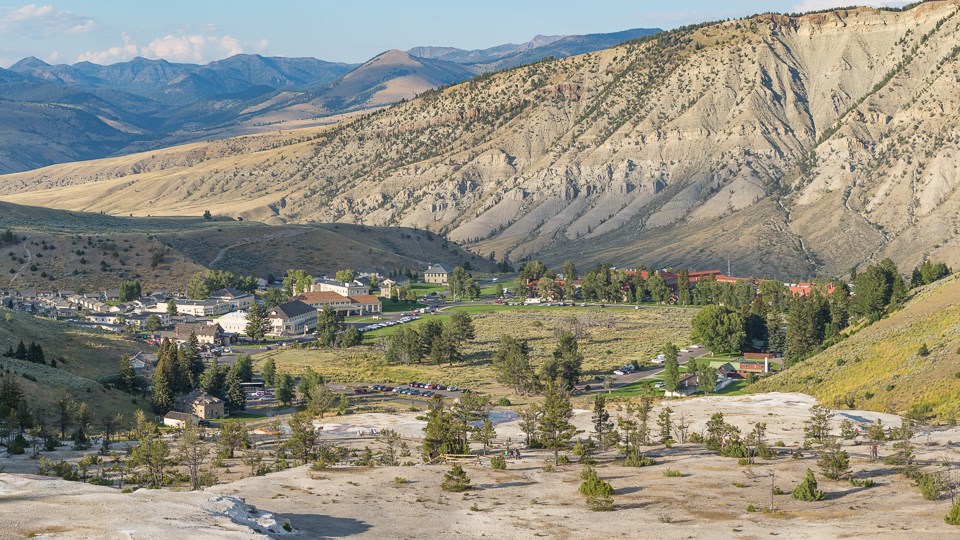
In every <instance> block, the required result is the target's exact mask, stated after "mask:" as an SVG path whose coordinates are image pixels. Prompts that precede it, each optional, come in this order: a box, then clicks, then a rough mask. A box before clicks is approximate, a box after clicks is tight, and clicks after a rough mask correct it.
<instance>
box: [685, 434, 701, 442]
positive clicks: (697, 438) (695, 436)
mask: <svg viewBox="0 0 960 540" xmlns="http://www.w3.org/2000/svg"><path fill="white" fill-rule="evenodd" d="M687 441H689V442H690V443H692V444H702V443H703V435H700V434H699V433H691V434H690V436H689V437H687Z"/></svg>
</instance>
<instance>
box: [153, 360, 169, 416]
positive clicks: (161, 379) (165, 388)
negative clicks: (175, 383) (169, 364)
mask: <svg viewBox="0 0 960 540" xmlns="http://www.w3.org/2000/svg"><path fill="white" fill-rule="evenodd" d="M151 401H152V403H153V410H154V412H156V413H157V414H164V413H166V412H167V411H169V410H170V409H172V408H173V391H172V390H171V388H170V380H169V378H168V376H167V373H166V370H163V369H160V366H159V365H158V366H157V369H156V370H155V371H154V372H153V395H152V397H151Z"/></svg>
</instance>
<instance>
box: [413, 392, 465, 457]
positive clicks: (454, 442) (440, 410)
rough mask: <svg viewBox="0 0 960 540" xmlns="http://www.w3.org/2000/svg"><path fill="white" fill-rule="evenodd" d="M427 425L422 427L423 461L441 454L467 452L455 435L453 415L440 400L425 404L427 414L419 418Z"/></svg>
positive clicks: (432, 400)
mask: <svg viewBox="0 0 960 540" xmlns="http://www.w3.org/2000/svg"><path fill="white" fill-rule="evenodd" d="M421 419H422V420H425V421H426V422H427V424H426V425H425V426H424V427H423V443H422V444H421V450H422V452H423V461H424V462H429V461H431V460H433V459H435V458H436V457H437V456H440V455H441V454H462V453H464V452H466V451H467V448H464V447H463V444H462V442H461V441H460V440H459V438H458V437H457V435H456V431H455V429H454V425H453V415H452V414H451V413H450V411H449V410H447V409H446V407H444V403H443V400H442V399H431V400H430V401H429V402H428V404H427V414H426V415H425V416H423V417H422V418H421Z"/></svg>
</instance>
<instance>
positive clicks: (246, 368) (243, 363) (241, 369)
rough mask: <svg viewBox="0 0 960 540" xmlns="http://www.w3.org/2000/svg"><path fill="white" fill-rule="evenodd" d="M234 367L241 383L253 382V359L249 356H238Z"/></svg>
mask: <svg viewBox="0 0 960 540" xmlns="http://www.w3.org/2000/svg"><path fill="white" fill-rule="evenodd" d="M234 366H236V368H237V374H238V375H239V376H240V382H250V381H252V380H253V358H251V357H250V355H249V354H238V355H237V360H236V362H235V363H234Z"/></svg>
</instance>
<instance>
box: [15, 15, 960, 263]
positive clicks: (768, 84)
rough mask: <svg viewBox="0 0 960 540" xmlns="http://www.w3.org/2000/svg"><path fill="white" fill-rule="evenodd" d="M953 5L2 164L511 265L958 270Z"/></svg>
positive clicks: (709, 31)
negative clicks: (108, 153)
mask: <svg viewBox="0 0 960 540" xmlns="http://www.w3.org/2000/svg"><path fill="white" fill-rule="evenodd" d="M957 9H958V4H957V3H956V2H952V1H942V2H927V3H924V4H923V5H921V6H917V7H916V8H914V9H910V10H907V11H902V12H898V11H885V10H877V9H868V8H857V9H851V10H842V11H838V12H835V13H834V14H833V15H825V14H811V15H805V16H798V17H784V16H778V15H763V16H757V17H754V18H751V19H748V20H739V21H730V22H725V23H719V24H715V25H701V26H698V27H695V28H688V29H681V30H676V31H672V32H669V33H663V34H657V35H655V36H652V37H647V38H641V39H639V40H636V41H633V42H629V43H627V44H624V45H620V46H618V47H614V48H611V49H606V50H603V51H599V52H595V53H589V54H585V55H581V56H576V57H571V58H566V59H558V60H544V61H541V62H539V63H536V64H532V65H530V66H525V67H520V68H515V69H511V70H507V71H505V72H502V73H497V74H494V75H490V76H484V77H481V78H478V79H475V80H472V81H470V82H467V83H462V84H460V85H456V86H453V87H451V88H447V89H444V90H441V91H435V92H430V93H428V95H424V96H423V97H421V98H419V99H415V100H411V101H409V102H407V103H403V104H400V105H398V106H395V107H392V108H389V109H386V110H381V111H378V112H375V113H372V114H368V115H362V116H360V117H357V118H355V119H351V120H347V121H344V122H341V123H340V124H337V125H336V126H328V127H322V128H313V129H307V130H302V131H298V132H290V133H283V134H271V135H264V136H250V137H245V138H241V139H233V140H227V141H218V142H214V143H208V144H201V145H199V146H196V145H195V146H189V147H184V148H171V149H167V150H162V151H158V152H156V153H151V154H143V155H139V156H129V157H123V158H116V159H110V160H105V161H94V162H84V163H78V164H68V165H62V166H55V167H51V168H46V169H41V170H38V171H34V172H29V173H22V174H17V175H8V176H5V177H2V178H0V192H2V197H3V199H4V200H8V201H12V202H18V203H22V204H36V205H44V206H51V207H57V208H64V209H71V210H88V211H106V212H109V213H113V214H120V215H126V214H128V213H134V214H135V215H145V214H148V213H164V214H184V213H190V212H195V211H196V210H197V209H199V208H205V207H209V208H211V209H213V210H214V211H218V212H222V213H226V214H228V215H232V216H244V217H249V218H253V219H260V220H270V221H273V222H283V223H304V222H310V221H323V222H342V223H361V222H362V223H364V224H367V225H379V226H394V225H401V226H414V227H419V228H426V229H429V230H432V231H434V232H436V233H439V234H443V235H445V236H447V237H448V238H449V239H450V240H453V241H456V242H458V243H461V244H463V245H464V246H465V247H467V248H469V249H470V250H472V251H474V252H475V253H478V254H482V255H483V256H486V255H488V254H489V253H491V252H493V253H495V254H496V256H497V257H498V258H502V257H504V256H509V257H510V259H511V260H514V261H515V260H520V259H523V258H525V257H540V258H544V259H547V260H549V261H551V262H554V263H556V262H560V261H562V260H563V259H565V258H568V257H569V256H570V255H571V254H577V255H578V256H582V257H583V258H584V260H585V261H589V262H599V261H601V260H605V261H610V262H613V263H616V264H620V265H628V264H632V263H633V262H634V261H636V259H637V258H638V257H641V256H642V258H643V262H644V263H645V264H650V265H654V266H660V267H664V266H679V265H682V264H691V263H692V262H694V261H695V262H697V263H698V264H702V265H716V266H725V265H726V262H727V259H728V258H729V259H730V260H731V263H732V264H736V269H737V271H738V273H740V274H745V275H750V274H756V275H761V274H763V275H774V276H779V277H786V276H788V275H801V276H833V275H839V274H841V273H844V272H846V271H848V270H849V269H850V268H851V267H853V266H856V265H859V264H862V263H864V262H867V261H870V260H879V259H880V258H882V257H885V256H890V257H893V258H894V259H895V261H896V262H897V263H898V264H900V265H902V266H911V265H915V264H916V263H917V262H919V261H920V260H921V259H922V258H924V257H935V258H938V259H943V260H946V261H948V262H951V263H953V264H956V263H957V261H958V259H957V257H958V256H960V255H958V254H960V250H958V247H960V246H958V241H960V240H958V235H957V231H958V230H960V229H958V227H960V225H958V223H957V222H956V216H957V208H958V207H957V205H958V204H960V200H958V198H957V195H956V193H957V192H956V189H955V185H954V184H955V182H954V181H953V180H954V179H955V176H956V175H955V174H954V173H953V172H950V171H952V170H953V168H952V167H953V166H952V165H950V164H951V163H952V162H953V158H952V156H954V155H955V152H956V147H955V144H954V143H953V142H951V141H954V140H955V134H953V127H952V126H953V123H951V122H949V118H950V114H952V113H951V112H949V111H952V110H953V109H952V108H951V107H953V105H950V104H955V103H956V95H955V92H954V88H955V86H954V85H953V84H952V82H951V80H952V79H951V77H952V75H950V74H951V73H954V72H955V71H956V69H958V64H957V62H956V58H955V56H954V54H953V53H952V52H951V51H952V46H951V45H950V44H951V43H952V42H953V39H954V37H955V36H956V32H958V31H960V30H958V25H960V19H958V18H957V17H956V12H957ZM836 20H842V21H843V23H844V24H843V25H842V26H836V25H835V24H834V22H835V21H836ZM854 33H856V35H857V36H858V37H857V39H848V36H850V35H853V34H854ZM838 44H839V45H838ZM783 58H789V59H791V60H790V61H789V62H784V61H782V59H783ZM838 65H843V66H846V67H845V68H844V69H842V70H834V69H833V68H832V67H831V66H838ZM821 80H823V81H826V83H825V84H821V83H820V82H818V81H821ZM941 104H942V105H941ZM941 106H942V107H943V110H942V111H940V108H941ZM931 107H932V108H933V109H931ZM934 109H935V110H934ZM718 111H726V112H724V113H718ZM918 118H923V119H924V121H922V122H917V121H914V120H913V119H918ZM134 193H143V194H148V195H147V196H146V198H147V200H149V202H150V204H149V209H148V208H147V207H144V206H142V205H139V204H131V201H134V200H142V199H143V198H144V196H143V195H138V196H137V197H133V196H132V194H134ZM910 194H913V195H910ZM761 260H762V261H765V262H764V263H763V264H761V263H760V261H761ZM771 265H772V268H771ZM771 270H772V271H771Z"/></svg>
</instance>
